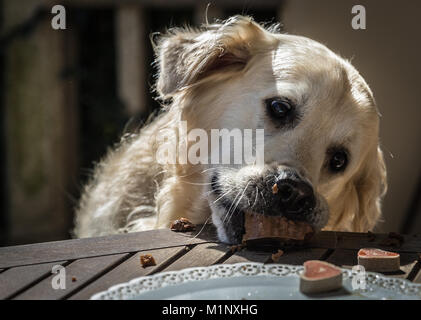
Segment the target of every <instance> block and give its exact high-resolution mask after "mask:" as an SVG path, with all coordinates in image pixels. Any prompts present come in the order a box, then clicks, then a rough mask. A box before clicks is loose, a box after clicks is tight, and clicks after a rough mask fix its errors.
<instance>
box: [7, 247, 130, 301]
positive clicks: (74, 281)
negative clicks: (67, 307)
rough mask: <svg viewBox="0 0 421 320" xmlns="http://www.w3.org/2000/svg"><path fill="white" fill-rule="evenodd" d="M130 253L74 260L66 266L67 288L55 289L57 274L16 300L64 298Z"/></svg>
mask: <svg viewBox="0 0 421 320" xmlns="http://www.w3.org/2000/svg"><path fill="white" fill-rule="evenodd" d="M128 256H129V254H127V253H125V254H116V255H109V256H101V257H94V258H86V259H80V260H76V261H74V262H72V263H71V264H69V265H67V266H66V267H65V271H66V274H65V275H66V280H65V289H54V288H53V287H52V280H53V277H55V276H56V275H55V274H52V275H51V276H49V277H48V278H46V279H44V280H42V281H40V282H38V283H37V284H36V285H34V286H32V287H31V288H29V289H28V290H25V291H24V292H23V293H21V294H19V295H18V296H16V297H15V298H14V299H16V300H34V299H36V300H57V299H62V298H64V297H66V296H68V295H70V294H71V293H72V292H74V291H75V290H77V289H78V288H79V287H81V286H83V285H84V284H86V283H88V282H89V281H91V280H92V279H95V278H96V277H98V275H99V274H102V273H103V272H106V270H108V269H109V268H111V267H112V266H114V265H115V264H116V263H119V262H120V261H122V260H123V259H124V258H127V257H128Z"/></svg>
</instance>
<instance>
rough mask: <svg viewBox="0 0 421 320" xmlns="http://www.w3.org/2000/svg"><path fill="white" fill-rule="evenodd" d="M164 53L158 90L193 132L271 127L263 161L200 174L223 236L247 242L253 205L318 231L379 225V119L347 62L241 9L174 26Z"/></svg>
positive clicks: (383, 184) (161, 53) (381, 184)
mask: <svg viewBox="0 0 421 320" xmlns="http://www.w3.org/2000/svg"><path fill="white" fill-rule="evenodd" d="M157 53H158V62H159V66H160V73H159V78H158V82H157V91H158V93H159V94H160V96H161V97H162V98H168V97H171V98H172V99H174V103H173V106H172V107H173V108H179V112H180V116H181V118H180V119H183V120H187V123H188V126H189V129H191V128H203V129H205V130H207V131H208V132H210V130H211V129H222V128H226V129H228V130H233V129H235V128H239V129H264V163H263V164H241V165H238V164H235V165H234V164H232V165H227V164H224V165H217V166H214V167H212V168H211V169H210V170H205V171H204V172H205V173H204V174H206V175H207V181H208V183H209V190H208V191H209V192H208V194H209V196H208V198H209V199H208V200H209V204H210V207H211V209H212V220H213V222H214V224H215V225H216V226H217V228H218V235H219V237H220V239H221V240H222V241H225V242H229V243H238V242H239V241H240V240H241V235H242V233H243V228H244V226H243V224H244V221H243V219H244V218H243V213H244V212H245V211H253V212H255V213H258V214H266V215H284V216H286V217H287V218H288V219H293V220H301V221H307V222H308V223H310V224H311V225H312V226H313V227H314V228H315V229H316V230H320V229H322V228H326V229H335V230H352V231H367V230H369V229H371V228H372V227H373V226H374V225H375V223H376V221H377V220H378V218H379V216H380V208H379V205H380V204H379V200H380V198H381V196H382V195H383V194H384V192H385V188H386V181H385V165H384V161H383V156H382V152H381V151H380V148H379V146H378V144H379V142H378V132H379V116H378V113H377V109H376V106H375V102H374V99H373V95H372V93H371V91H370V89H369V87H368V85H367V84H366V82H365V81H364V79H363V78H362V77H361V76H360V75H359V73H358V72H357V71H356V70H355V69H354V68H353V67H352V66H351V64H350V63H349V62H347V61H345V60H344V59H342V58H340V57H339V56H338V55H336V54H334V53H333V52H332V51H330V50H329V49H327V48H326V47H325V46H323V45H321V44H319V43H318V42H315V41H313V40H310V39H308V38H304V37H299V36H292V35H286V34H281V33H278V32H276V31H275V30H274V29H265V28H263V27H261V26H260V25H258V24H256V23H254V22H253V21H252V20H251V19H250V18H247V17H239V16H237V17H233V18H231V19H229V20H227V21H225V22H224V23H221V24H214V25H210V26H206V27H205V28H204V29H202V30H175V31H172V32H170V34H169V35H168V36H166V37H163V38H162V39H161V42H160V43H159V44H158V51H157ZM231 151H232V150H231ZM275 185H276V187H275V188H276V192H274V190H273V188H274V186H275Z"/></svg>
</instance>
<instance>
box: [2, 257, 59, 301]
mask: <svg viewBox="0 0 421 320" xmlns="http://www.w3.org/2000/svg"><path fill="white" fill-rule="evenodd" d="M65 262H66V261H58V262H54V263H42V264H35V265H31V266H24V267H15V268H11V269H8V270H6V271H4V272H2V273H1V274H0V299H7V298H9V297H11V296H13V295H14V294H16V293H17V292H19V291H21V290H23V289H24V288H26V287H29V286H30V285H31V284H33V283H36V282H37V281H39V280H40V279H42V278H44V277H46V276H48V275H49V274H51V270H52V268H53V266H55V265H63V264H64V263H65Z"/></svg>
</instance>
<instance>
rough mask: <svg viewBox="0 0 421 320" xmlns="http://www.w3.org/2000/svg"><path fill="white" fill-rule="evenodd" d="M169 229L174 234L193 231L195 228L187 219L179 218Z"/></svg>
mask: <svg viewBox="0 0 421 320" xmlns="http://www.w3.org/2000/svg"><path fill="white" fill-rule="evenodd" d="M170 229H171V231H176V232H187V231H193V230H195V229H196V226H195V225H194V224H193V223H191V222H190V220H189V219H186V218H180V219H177V220H175V221H173V222H172V223H171V226H170Z"/></svg>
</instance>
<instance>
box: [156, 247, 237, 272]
mask: <svg viewBox="0 0 421 320" xmlns="http://www.w3.org/2000/svg"><path fill="white" fill-rule="evenodd" d="M228 254H231V247H230V246H228V245H225V244H217V243H205V244H198V245H196V246H195V247H194V248H193V249H191V250H190V251H188V252H187V253H186V254H185V255H183V256H182V257H181V258H180V259H178V260H176V261H174V262H173V263H172V264H170V265H169V266H168V267H167V268H165V269H164V270H162V271H175V270H181V269H184V268H192V267H206V266H210V265H212V264H215V263H217V262H219V261H220V260H221V259H223V258H224V257H225V256H227V255H228Z"/></svg>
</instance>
